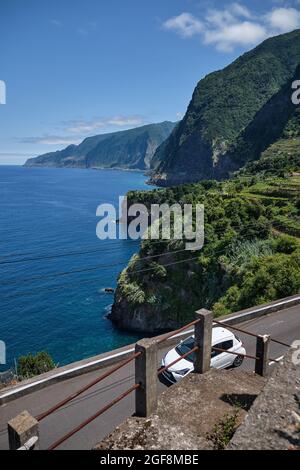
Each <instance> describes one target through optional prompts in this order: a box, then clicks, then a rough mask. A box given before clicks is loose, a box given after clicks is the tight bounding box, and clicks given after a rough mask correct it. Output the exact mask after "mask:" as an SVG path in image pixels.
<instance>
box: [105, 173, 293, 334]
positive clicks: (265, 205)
mask: <svg viewBox="0 0 300 470" xmlns="http://www.w3.org/2000/svg"><path fill="white" fill-rule="evenodd" d="M299 183H300V178H298V177H294V178H288V177H287V178H284V179H283V178H278V177H269V178H263V177H259V176H258V177H245V176H239V177H236V178H235V179H233V180H229V181H226V182H223V183H219V182H216V181H204V182H202V183H195V184H190V185H182V186H177V187H173V188H167V189H160V190H154V191H150V192H132V193H129V194H128V196H129V200H132V201H138V202H140V203H144V204H146V205H148V206H149V205H150V204H151V203H163V202H167V203H169V204H172V203H174V202H179V203H180V204H181V205H183V204H185V203H193V204H196V203H203V204H204V205H205V244H204V247H203V249H202V250H200V251H198V252H187V251H185V252H182V253H177V254H172V252H174V251H176V250H180V249H183V248H184V243H183V241H171V242H168V241H164V240H162V241H161V242H159V243H158V242H157V241H155V242H154V241H150V240H145V241H144V242H143V243H142V247H141V250H140V252H139V254H138V255H135V256H134V257H133V258H132V260H131V262H130V264H129V266H128V268H127V269H125V270H124V271H123V272H122V273H121V275H120V278H119V282H118V288H117V291H116V296H115V302H114V306H113V310H112V314H111V318H112V320H113V321H115V323H116V324H117V325H118V326H120V327H121V328H126V329H133V330H134V329H137V330H141V329H144V330H147V331H157V330H163V329H166V328H173V327H176V326H178V325H180V324H183V323H185V322H187V321H188V320H190V319H191V318H193V315H194V312H195V310H196V309H199V308H202V307H203V308H209V309H213V311H214V313H215V315H222V314H225V313H229V312H233V311H237V310H240V309H244V308H247V307H251V306H253V305H257V304H261V303H264V302H267V301H271V300H275V299H277V298H280V297H285V296H288V295H292V294H295V293H297V292H299V290H300V241H299V240H298V239H297V238H295V237H292V236H290V235H288V233H289V231H290V228H289V223H293V224H294V228H295V227H296V226H299V223H300V184H299ZM278 191H279V193H278ZM282 227H284V230H282ZM283 231H284V232H286V234H284V233H283ZM162 252H163V253H167V252H169V253H170V254H169V255H167V256H163V257H162V256H161V257H159V256H158V257H154V258H150V259H146V260H145V259H142V258H145V257H147V256H152V257H153V256H154V255H157V254H159V253H162ZM194 258H196V259H194ZM189 259H190V261H189ZM183 260H188V261H185V262H184V263H183V264H178V265H170V266H168V264H170V263H172V262H177V261H183ZM149 268H153V269H151V270H147V269H149ZM143 269H146V271H143V272H141V270H143Z"/></svg>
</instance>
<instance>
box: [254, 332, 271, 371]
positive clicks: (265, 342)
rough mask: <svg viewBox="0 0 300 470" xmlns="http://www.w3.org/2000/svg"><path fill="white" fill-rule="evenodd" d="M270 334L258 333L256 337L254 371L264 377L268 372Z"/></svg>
mask: <svg viewBox="0 0 300 470" xmlns="http://www.w3.org/2000/svg"><path fill="white" fill-rule="evenodd" d="M269 349H270V335H260V336H258V337H257V338H256V357H257V359H256V360H255V373H256V374H258V375H261V376H262V377H266V376H267V375H268V373H269Z"/></svg>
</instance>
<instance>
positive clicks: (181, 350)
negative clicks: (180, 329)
mask: <svg viewBox="0 0 300 470" xmlns="http://www.w3.org/2000/svg"><path fill="white" fill-rule="evenodd" d="M194 346H195V341H194V338H193V337H192V336H190V337H189V338H187V339H185V340H184V341H182V343H180V344H178V346H177V347H176V348H175V350H176V352H177V354H179V356H183V355H184V354H186V353H187V352H189V351H190V350H191V349H193V348H194ZM185 359H186V360H187V361H189V362H194V361H195V353H194V352H193V353H191V354H190V355H189V356H187V357H186V358H185Z"/></svg>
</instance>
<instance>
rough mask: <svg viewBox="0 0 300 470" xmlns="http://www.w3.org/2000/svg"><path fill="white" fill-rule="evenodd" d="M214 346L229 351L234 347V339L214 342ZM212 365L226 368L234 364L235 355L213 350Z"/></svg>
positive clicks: (217, 367)
mask: <svg viewBox="0 0 300 470" xmlns="http://www.w3.org/2000/svg"><path fill="white" fill-rule="evenodd" d="M213 346H214V347H216V348H219V349H225V350H226V351H228V350H229V349H231V348H232V347H233V340H232V339H228V340H225V341H222V342H221V343H217V344H213ZM211 354H212V360H211V366H212V367H215V368H216V369H224V368H225V367H228V366H230V365H231V364H232V362H233V360H234V357H235V356H233V355H232V354H229V353H226V352H221V351H214V350H212V353H211Z"/></svg>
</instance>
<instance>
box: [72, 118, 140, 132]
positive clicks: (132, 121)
mask: <svg viewBox="0 0 300 470" xmlns="http://www.w3.org/2000/svg"><path fill="white" fill-rule="evenodd" d="M144 123H145V121H144V118H143V117H142V116H113V117H107V118H99V119H94V120H93V121H69V122H65V123H63V124H64V126H65V127H66V128H67V131H68V132H72V133H74V134H89V133H91V132H96V131H101V130H102V131H103V130H104V129H107V128H110V127H117V128H118V127H132V126H140V125H142V124H144Z"/></svg>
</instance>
